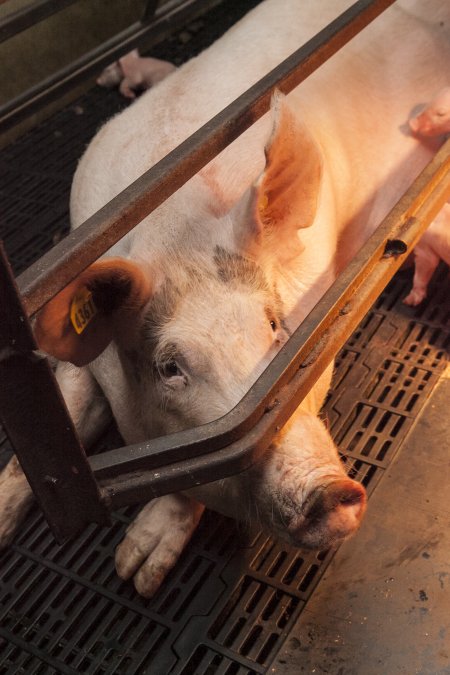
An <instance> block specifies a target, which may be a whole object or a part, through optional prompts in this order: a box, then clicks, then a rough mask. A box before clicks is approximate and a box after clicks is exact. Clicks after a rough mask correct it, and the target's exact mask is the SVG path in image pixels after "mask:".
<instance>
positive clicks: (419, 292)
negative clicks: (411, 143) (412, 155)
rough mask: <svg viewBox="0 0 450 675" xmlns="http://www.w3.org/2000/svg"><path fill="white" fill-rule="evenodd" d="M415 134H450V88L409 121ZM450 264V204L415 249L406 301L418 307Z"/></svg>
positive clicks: (433, 135)
mask: <svg viewBox="0 0 450 675" xmlns="http://www.w3.org/2000/svg"><path fill="white" fill-rule="evenodd" d="M409 126H410V128H411V130H412V131H413V132H414V135H416V136H418V137H419V138H421V137H423V138H433V137H436V136H443V135H444V134H448V133H450V87H445V88H444V89H441V90H440V91H439V92H438V93H437V94H436V96H435V97H434V98H433V100H432V101H431V103H429V104H428V105H427V106H426V107H425V108H424V109H423V111H422V112H421V113H420V114H419V115H417V117H413V118H412V119H410V120H409ZM440 260H444V262H446V263H447V264H449V265H450V205H449V204H446V205H445V206H444V208H443V209H442V211H441V212H440V213H439V214H438V216H437V217H436V218H435V220H434V221H433V222H432V223H431V225H430V226H429V228H428V229H427V231H426V232H425V234H424V235H423V236H422V238H421V240H420V242H419V243H418V244H417V246H416V247H415V249H414V264H415V270H414V279H413V287H412V289H411V291H410V292H409V293H408V295H407V296H406V298H405V299H404V300H403V302H404V303H405V304H406V305H412V306H415V305H418V304H420V303H421V302H422V300H424V299H425V297H426V295H427V287H428V284H429V282H430V279H431V277H432V276H433V273H434V271H435V269H436V267H437V266H438V264H439V261H440Z"/></svg>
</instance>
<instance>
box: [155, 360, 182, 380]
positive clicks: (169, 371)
mask: <svg viewBox="0 0 450 675" xmlns="http://www.w3.org/2000/svg"><path fill="white" fill-rule="evenodd" d="M159 373H160V375H161V376H162V377H165V378H169V377H179V376H180V375H183V373H182V372H181V370H180V369H179V367H178V364H177V362H176V361H166V363H163V364H162V365H161V366H160V367H159Z"/></svg>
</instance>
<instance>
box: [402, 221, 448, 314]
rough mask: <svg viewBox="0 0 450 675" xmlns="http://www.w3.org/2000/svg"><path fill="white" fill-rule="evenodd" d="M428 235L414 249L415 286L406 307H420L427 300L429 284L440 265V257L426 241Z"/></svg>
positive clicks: (407, 299)
mask: <svg viewBox="0 0 450 675" xmlns="http://www.w3.org/2000/svg"><path fill="white" fill-rule="evenodd" d="M427 234H428V233H425V235H424V237H423V238H422V240H421V241H420V242H419V243H418V244H417V246H416V248H415V249H414V264H415V269H414V278H413V286H412V289H411V290H410V292H409V293H408V295H407V296H406V298H405V299H404V300H403V302H404V303H405V305H410V306H412V307H415V306H416V305H420V303H421V302H422V300H424V299H425V298H426V295H427V288H428V284H429V283H430V280H431V277H432V276H433V274H434V271H435V269H436V267H437V266H438V265H439V260H440V258H439V256H438V255H437V254H436V253H435V252H434V251H433V250H432V249H431V248H430V247H429V246H428V244H427V243H426V241H424V239H425V238H426V236H427Z"/></svg>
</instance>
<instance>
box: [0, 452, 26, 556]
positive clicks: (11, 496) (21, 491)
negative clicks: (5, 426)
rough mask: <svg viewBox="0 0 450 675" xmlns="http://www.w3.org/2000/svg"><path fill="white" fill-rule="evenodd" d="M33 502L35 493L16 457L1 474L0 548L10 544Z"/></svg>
mask: <svg viewBox="0 0 450 675" xmlns="http://www.w3.org/2000/svg"><path fill="white" fill-rule="evenodd" d="M32 503H33V493H32V492H31V488H30V486H29V484H28V481H27V479H26V478H25V475H24V474H23V472H22V469H21V468H20V466H19V463H18V461H17V459H16V458H15V457H13V458H12V459H11V461H10V462H9V464H8V465H7V466H6V467H5V469H4V470H3V471H2V473H1V474H0V550H1V549H3V548H6V547H7V546H9V544H10V543H11V541H12V540H13V539H14V535H15V534H16V532H17V530H18V529H19V527H20V525H21V523H22V521H23V519H24V518H25V516H26V513H27V511H28V509H29V508H30V506H31V504H32Z"/></svg>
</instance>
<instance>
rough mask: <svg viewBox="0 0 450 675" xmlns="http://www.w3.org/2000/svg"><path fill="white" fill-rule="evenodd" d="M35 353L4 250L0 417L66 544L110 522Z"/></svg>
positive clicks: (0, 308) (51, 380)
mask: <svg viewBox="0 0 450 675" xmlns="http://www.w3.org/2000/svg"><path fill="white" fill-rule="evenodd" d="M36 349H37V347H36V344H35V342H34V337H33V332H32V330H31V326H30V325H29V323H28V321H27V317H26V313H25V311H24V309H23V307H22V306H21V303H20V297H19V295H18V292H17V287H16V285H15V283H14V277H13V275H12V271H11V269H10V267H9V263H8V260H7V258H6V255H5V253H4V250H3V247H2V246H0V382H1V386H0V418H1V421H2V424H3V426H4V427H5V430H6V432H7V434H8V436H9V438H10V440H11V442H12V444H13V446H14V449H15V451H16V454H17V457H18V459H19V462H20V464H21V466H22V468H23V470H24V472H25V474H26V476H27V479H28V481H29V483H30V485H31V487H32V489H33V492H34V493H35V495H36V496H37V498H38V500H39V502H40V504H41V507H42V509H43V511H44V513H45V514H46V516H47V519H48V521H49V523H51V527H52V531H53V533H54V535H55V537H56V538H57V539H58V540H59V541H62V540H63V539H64V538H65V537H67V536H68V535H70V534H73V533H74V532H76V531H78V530H80V529H81V528H82V527H83V526H85V525H86V524H87V523H89V522H92V521H94V522H97V523H107V522H109V517H108V512H107V510H106V508H105V506H104V504H103V503H102V502H101V500H100V493H99V490H98V487H97V484H96V481H95V479H94V477H93V475H92V471H91V469H90V466H89V464H88V462H87V459H86V455H85V454H84V451H83V448H82V447H81V444H80V442H79V440H78V437H77V435H76V432H75V429H74V426H73V423H72V421H71V419H70V417H69V414H68V412H67V409H66V406H65V404H64V400H63V398H62V396H61V392H60V391H59V388H58V386H57V384H56V382H55V380H54V378H53V374H52V372H51V370H50V366H49V364H48V362H47V360H46V359H44V358H42V357H41V356H39V355H38V354H36V352H35V350H36ZM49 418H50V420H51V427H50V426H49V425H48V424H47V421H48V420H49ZM50 428H51V433H49V432H50Z"/></svg>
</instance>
